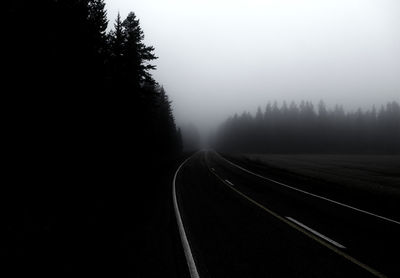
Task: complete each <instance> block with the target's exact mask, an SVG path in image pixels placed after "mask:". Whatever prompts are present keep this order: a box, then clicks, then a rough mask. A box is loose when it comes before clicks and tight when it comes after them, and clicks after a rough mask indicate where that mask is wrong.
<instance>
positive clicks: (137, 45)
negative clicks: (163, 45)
mask: <svg viewBox="0 0 400 278" xmlns="http://www.w3.org/2000/svg"><path fill="white" fill-rule="evenodd" d="M122 26H123V28H124V30H123V31H124V35H125V37H126V42H125V45H124V55H125V61H126V63H127V65H126V66H127V67H126V70H127V73H128V74H129V75H130V80H131V84H132V85H133V86H134V88H140V86H141V85H142V84H143V83H144V82H148V83H154V80H153V78H152V76H151V74H150V72H149V71H150V70H153V69H155V68H156V66H154V65H152V64H150V63H149V62H150V61H152V60H155V59H157V57H156V56H155V55H154V53H153V52H154V47H153V46H146V45H145V44H144V43H143V39H144V33H143V30H142V28H141V27H140V23H139V20H138V19H137V18H136V15H135V13H133V12H131V13H129V15H128V17H127V18H126V19H125V20H124V21H123V23H122Z"/></svg>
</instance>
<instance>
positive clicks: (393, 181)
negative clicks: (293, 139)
mask: <svg viewBox="0 0 400 278" xmlns="http://www.w3.org/2000/svg"><path fill="white" fill-rule="evenodd" d="M242 156H243V157H244V158H245V159H248V160H250V161H253V162H256V163H258V164H264V165H266V166H271V167H274V168H279V169H282V170H285V171H289V172H291V173H294V174H297V175H300V176H302V177H306V178H307V177H309V178H312V179H318V180H320V181H327V182H329V183H334V184H340V185H341V186H344V187H349V188H353V189H361V190H366V191H369V192H372V193H373V192H384V193H386V194H390V195H396V196H399V197H400V156H399V155H276V154H271V155H269V154H243V155H242Z"/></svg>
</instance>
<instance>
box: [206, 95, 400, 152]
mask: <svg viewBox="0 0 400 278" xmlns="http://www.w3.org/2000/svg"><path fill="white" fill-rule="evenodd" d="M214 144H215V145H216V146H217V148H218V149H220V150H224V151H236V152H256V153H257V152H258V153H386V154H399V153H400V105H399V103H397V102H395V101H393V102H389V103H388V104H387V105H386V106H382V107H381V108H380V109H379V110H378V111H377V110H376V109H375V108H372V109H370V110H367V111H362V110H361V109H358V110H357V111H355V112H345V111H344V109H343V108H342V107H341V106H336V107H335V108H334V109H327V108H326V106H325V104H324V103H323V102H322V101H321V102H320V103H319V104H318V106H317V108H314V105H313V104H312V103H311V102H301V103H300V105H297V104H296V103H291V104H290V105H287V104H286V103H285V102H284V103H283V104H282V105H281V106H278V104H277V103H274V104H270V103H269V104H268V105H267V106H266V108H265V110H264V111H262V110H261V109H258V111H257V113H256V115H255V116H253V115H251V114H250V113H243V114H242V115H240V116H238V115H235V116H233V117H231V118H229V119H228V120H227V121H226V122H225V123H224V124H223V125H222V126H221V127H220V129H219V131H218V134H217V136H216V137H215V142H214Z"/></svg>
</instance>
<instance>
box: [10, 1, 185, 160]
mask: <svg viewBox="0 0 400 278" xmlns="http://www.w3.org/2000/svg"><path fill="white" fill-rule="evenodd" d="M8 2H11V3H7V4H6V17H5V19H6V22H8V24H7V27H6V28H4V29H5V30H4V33H5V34H4V38H5V40H6V43H5V45H6V49H5V51H4V60H5V61H4V67H5V69H6V71H5V77H6V78H5V80H6V81H5V87H6V94H5V95H6V98H7V99H6V103H7V106H8V109H9V110H11V111H12V112H11V113H13V116H12V117H10V119H12V121H9V128H10V129H11V130H13V131H14V132H11V133H10V136H11V137H12V140H11V141H12V142H13V143H16V142H19V145H18V147H19V148H25V150H26V151H33V150H34V149H38V148H41V147H43V148H44V149H48V148H49V147H52V148H53V151H54V149H56V150H57V151H58V152H59V154H60V155H65V156H66V158H68V156H70V155H71V154H72V153H74V152H76V151H78V150H79V152H80V155H84V154H85V153H87V155H91V156H92V155H98V153H99V149H101V150H102V153H103V155H104V154H107V155H110V156H113V155H115V154H116V153H117V152H123V153H124V155H122V154H121V153H120V157H118V158H117V157H114V158H115V159H118V160H120V159H122V158H124V157H125V158H126V157H129V156H132V155H135V156H136V157H139V155H143V157H146V156H149V155H150V156H151V155H153V156H157V155H158V156H165V155H171V154H173V153H176V152H178V151H179V149H180V135H179V131H178V130H177V128H176V127H175V123H174V118H173V115H172V110H171V105H170V101H169V99H168V96H167V93H166V91H165V90H164V88H163V87H162V86H160V85H159V84H158V83H157V82H156V81H155V80H154V79H153V77H152V74H151V70H153V69H155V66H154V65H153V64H152V63H151V62H152V61H154V60H155V59H157V57H156V55H155V54H154V47H152V46H147V45H145V43H144V42H143V40H144V33H143V30H142V28H141V26H140V22H139V20H138V18H137V17H136V15H135V14H134V13H133V12H131V13H130V14H129V15H128V16H127V17H126V18H125V19H124V20H122V19H121V18H120V16H118V19H117V20H116V22H115V24H114V28H113V29H112V30H111V31H110V32H107V26H108V20H107V12H106V10H105V3H104V1H103V0H43V1H24V0H22V1H8ZM50 138H51V139H50ZM35 146H36V148H35ZM53 151H52V152H53Z"/></svg>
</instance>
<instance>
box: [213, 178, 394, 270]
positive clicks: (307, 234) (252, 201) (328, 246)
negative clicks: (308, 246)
mask: <svg viewBox="0 0 400 278" xmlns="http://www.w3.org/2000/svg"><path fill="white" fill-rule="evenodd" d="M210 172H211V171H210ZM211 173H212V174H214V176H216V177H217V178H218V179H219V180H220V181H221V182H223V183H224V184H226V183H225V182H224V180H223V179H222V178H221V177H220V176H218V175H217V174H216V173H213V172H211ZM229 188H230V189H231V190H233V191H235V192H236V193H237V194H239V195H241V196H242V197H243V198H245V199H247V200H248V201H249V202H251V203H253V204H254V205H256V206H257V207H259V208H261V209H263V210H264V211H266V212H267V213H269V214H271V215H272V216H274V217H276V218H277V219H279V220H281V221H282V222H284V223H286V224H288V225H289V226H291V227H292V228H294V229H296V230H297V231H299V232H301V233H303V234H304V235H306V236H308V237H309V238H311V239H313V240H315V241H317V242H319V243H320V244H321V245H323V246H325V247H327V248H328V249H330V250H332V251H333V252H335V253H336V254H338V255H340V256H342V257H344V258H345V259H347V260H349V261H351V262H352V263H354V264H356V265H358V266H360V267H361V268H363V269H365V270H366V271H368V272H370V273H371V274H373V275H375V276H376V277H379V278H387V277H386V276H385V275H383V274H382V273H380V272H379V271H376V270H375V269H373V268H371V267H369V266H368V265H366V264H364V263H362V262H360V261H359V260H357V259H355V258H354V257H352V256H350V255H349V254H347V253H345V252H343V251H342V250H340V249H338V248H336V247H335V246H334V245H331V244H329V243H328V242H326V241H324V240H322V239H321V238H320V237H318V236H316V235H314V234H313V233H311V232H310V231H308V230H306V229H305V228H303V227H301V226H299V225H296V224H294V222H291V221H289V220H288V219H285V218H284V217H282V216H280V215H279V214H277V213H276V212H273V211H272V210H270V209H268V208H266V207H265V206H263V205H261V204H260V203H258V202H256V201H254V200H253V199H251V198H250V197H249V196H247V195H246V194H244V193H242V192H240V191H239V190H237V189H236V188H234V187H232V186H230V187H229Z"/></svg>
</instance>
